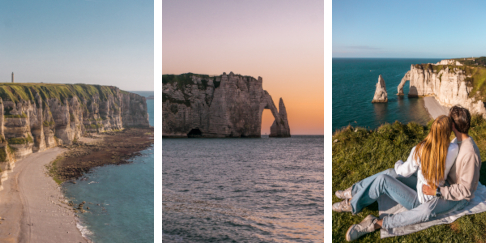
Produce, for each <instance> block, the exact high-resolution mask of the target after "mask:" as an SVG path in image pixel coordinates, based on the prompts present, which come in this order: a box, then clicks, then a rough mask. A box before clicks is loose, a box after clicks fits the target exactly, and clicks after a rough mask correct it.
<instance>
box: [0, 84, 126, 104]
mask: <svg viewBox="0 0 486 243" xmlns="http://www.w3.org/2000/svg"><path fill="white" fill-rule="evenodd" d="M116 89H117V88H116V87H113V86H101V85H89V84H44V83H0V97H1V98H2V100H11V101H14V102H18V101H19V100H21V99H22V100H30V101H35V98H34V97H35V94H36V93H38V94H39V95H40V96H41V98H42V100H44V101H45V100H47V99H51V98H57V99H59V100H60V101H61V102H64V99H66V98H72V97H74V96H77V97H79V98H81V97H83V98H85V99H87V100H91V99H92V97H93V96H94V95H99V97H100V99H101V100H107V99H108V96H109V95H114V94H115V92H116V91H115V90H116ZM122 92H123V91H122Z"/></svg>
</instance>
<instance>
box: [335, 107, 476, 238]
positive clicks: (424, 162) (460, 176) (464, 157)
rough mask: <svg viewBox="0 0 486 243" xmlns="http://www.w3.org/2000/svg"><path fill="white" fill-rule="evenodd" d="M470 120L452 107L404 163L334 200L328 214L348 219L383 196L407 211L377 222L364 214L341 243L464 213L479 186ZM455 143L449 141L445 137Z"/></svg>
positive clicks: (401, 162) (397, 163) (358, 183)
mask: <svg viewBox="0 0 486 243" xmlns="http://www.w3.org/2000/svg"><path fill="white" fill-rule="evenodd" d="M470 122H471V115H470V113H469V111H468V110H467V109H464V108H462V107H459V106H454V107H452V108H451V110H450V112H449V116H439V117H438V118H437V119H435V121H434V123H433V124H432V127H431V129H430V132H429V134H428V135H427V137H426V138H425V139H424V140H423V141H421V142H420V143H419V144H417V146H415V147H414V148H412V151H411V152H410V155H409V156H408V159H407V161H405V162H403V161H401V160H399V161H398V162H396V163H395V168H393V169H388V170H385V171H383V172H380V173H378V174H375V175H373V176H370V177H368V178H366V179H364V180H362V181H359V182H357V183H355V184H354V185H353V186H351V187H350V188H348V189H346V190H344V191H336V196H337V197H338V198H340V199H344V200H343V201H341V202H338V203H335V204H334V205H332V209H333V211H336V212H351V213H353V214H356V213H359V212H361V210H362V209H363V208H364V207H366V206H368V205H370V204H371V203H373V202H375V201H376V200H377V199H378V198H379V197H380V196H381V195H387V196H388V197H390V198H391V199H392V200H394V201H396V202H397V203H399V204H401V205H402V206H403V207H405V208H406V209H407V211H404V212H401V213H397V214H394V215H389V216H385V217H384V218H382V219H378V218H376V217H374V216H373V215H368V216H367V217H366V218H365V219H364V220H363V221H362V222H361V223H359V224H355V225H352V226H351V227H349V229H348V231H347V232H346V240H348V241H352V240H356V239H358V238H359V237H361V236H363V235H365V234H367V233H371V232H373V231H375V230H378V229H380V228H385V229H392V228H398V227H403V226H407V225H411V224H416V223H420V222H424V221H427V220H428V219H430V218H433V217H435V216H436V215H438V214H443V213H448V212H451V211H455V210H460V209H462V208H464V207H465V206H466V205H467V204H468V201H469V200H471V199H472V198H474V191H475V190H476V188H477V186H478V182H479V170H480V169H481V158H480V155H479V149H478V147H477V146H476V143H475V142H474V140H473V139H472V138H471V137H470V136H469V135H468V131H469V127H470ZM452 131H453V132H454V134H455V135H456V138H454V140H452V141H450V136H451V132H452Z"/></svg>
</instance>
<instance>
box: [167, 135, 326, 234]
mask: <svg viewBox="0 0 486 243" xmlns="http://www.w3.org/2000/svg"><path fill="white" fill-rule="evenodd" d="M323 161H324V137H323V136H298V135H293V136H292V137H291V138H269V137H268V136H262V137H261V138H178V139H166V138H164V139H162V168H163V170H162V175H163V177H162V184H163V187H162V188H163V189H162V201H163V204H162V206H163V209H162V215H163V216H162V219H163V220H162V239H163V241H164V243H167V242H323V241H324V232H323V231H324V222H323V221H324V197H323V191H324V165H323Z"/></svg>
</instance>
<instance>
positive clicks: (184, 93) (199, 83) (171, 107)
mask: <svg viewBox="0 0 486 243" xmlns="http://www.w3.org/2000/svg"><path fill="white" fill-rule="evenodd" d="M162 82H163V86H162V88H163V92H162V95H163V96H162V101H163V105H162V136H163V137H260V136H261V122H262V113H263V110H264V109H270V110H271V111H272V114H273V116H274V117H275V120H276V121H278V122H277V124H276V125H275V128H274V131H275V133H272V134H273V135H275V136H278V137H289V136H290V129H289V128H288V127H289V126H288V120H287V112H286V111H285V106H284V105H283V100H281V106H280V112H279V111H278V110H277V108H276V107H275V104H274V103H273V100H272V97H271V96H270V95H269V94H268V92H267V91H265V90H263V88H262V78H261V77H258V79H255V78H253V77H249V76H241V75H235V74H233V72H231V73H230V74H229V75H227V74H226V73H223V74H222V75H220V76H216V77H209V76H207V75H195V74H181V75H164V77H163V78H162ZM282 107H283V108H282ZM282 109H283V110H282ZM283 116H285V117H283ZM282 123H283V124H282ZM272 127H273V125H272ZM275 129H276V130H275Z"/></svg>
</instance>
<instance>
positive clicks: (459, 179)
mask: <svg viewBox="0 0 486 243" xmlns="http://www.w3.org/2000/svg"><path fill="white" fill-rule="evenodd" d="M451 143H456V144H457V145H459V154H458V155H457V159H456V163H455V164H454V165H453V166H452V168H451V170H450V172H449V175H448V176H447V182H449V185H450V186H444V187H440V192H441V193H442V197H443V198H444V199H446V200H451V201H460V200H463V199H466V200H468V201H469V200H471V199H473V198H474V191H476V188H477V187H478V182H479V170H480V169H481V156H480V155H479V149H478V146H477V145H476V143H475V142H474V140H473V139H472V138H471V137H469V138H467V139H465V140H463V141H462V142H460V143H459V142H457V138H455V139H454V140H452V142H451Z"/></svg>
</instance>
